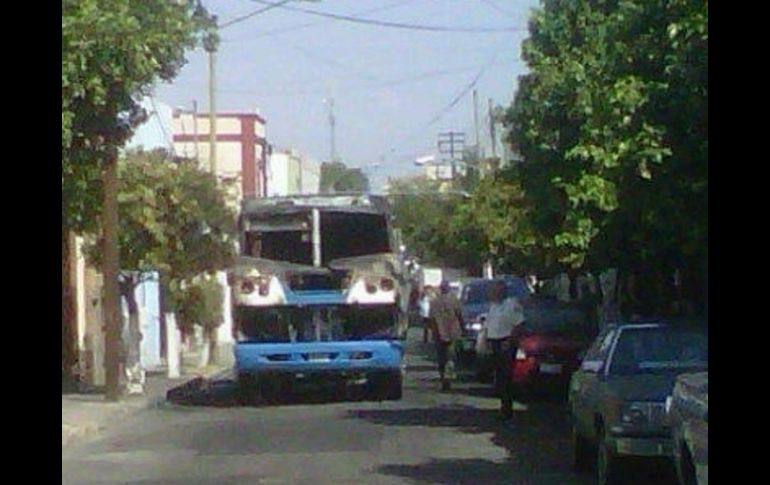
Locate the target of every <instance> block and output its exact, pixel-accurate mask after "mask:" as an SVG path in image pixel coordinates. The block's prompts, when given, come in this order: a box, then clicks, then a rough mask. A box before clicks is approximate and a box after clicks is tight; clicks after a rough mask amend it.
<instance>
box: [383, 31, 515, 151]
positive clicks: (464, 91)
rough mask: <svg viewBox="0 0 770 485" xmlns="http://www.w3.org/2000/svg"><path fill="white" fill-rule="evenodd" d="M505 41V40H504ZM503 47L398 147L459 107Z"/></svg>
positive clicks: (496, 50)
mask: <svg viewBox="0 0 770 485" xmlns="http://www.w3.org/2000/svg"><path fill="white" fill-rule="evenodd" d="M504 40H505V39H504ZM502 45H503V42H501V43H499V44H498V45H497V47H496V48H495V49H494V53H493V55H492V57H490V59H489V61H487V62H486V63H485V64H484V65H483V66H482V67H481V69H479V71H478V73H476V76H474V78H473V79H472V80H471V81H470V82H469V83H468V84H467V85H466V86H465V87H464V88H462V90H461V91H460V92H459V93H458V94H457V95H456V96H455V97H454V98H453V99H452V101H450V102H449V103H448V104H447V105H446V106H444V107H443V108H442V109H441V110H439V111H438V113H436V115H434V116H433V117H432V118H431V119H430V121H428V122H427V123H426V124H425V125H424V126H423V127H421V128H420V130H419V131H415V132H414V133H413V134H412V135H410V136H408V137H405V138H404V139H403V140H402V141H401V143H399V144H398V145H403V144H406V143H408V142H410V141H412V140H413V139H414V138H417V137H418V136H422V134H423V132H424V131H425V130H426V129H427V128H430V127H432V126H433V125H435V124H436V123H438V122H439V121H440V120H441V119H442V118H443V117H444V116H446V114H447V113H449V112H450V111H451V110H452V109H453V108H454V107H455V106H457V103H459V102H460V101H461V100H462V98H463V97H465V96H466V95H467V94H468V93H469V92H470V91H471V90H472V89H473V88H474V87H476V84H478V82H479V80H480V79H481V77H482V76H483V75H484V73H485V72H486V70H487V69H488V68H489V67H491V66H492V65H493V64H494V62H495V60H496V59H497V56H498V55H499V53H500V47H501V46H502Z"/></svg>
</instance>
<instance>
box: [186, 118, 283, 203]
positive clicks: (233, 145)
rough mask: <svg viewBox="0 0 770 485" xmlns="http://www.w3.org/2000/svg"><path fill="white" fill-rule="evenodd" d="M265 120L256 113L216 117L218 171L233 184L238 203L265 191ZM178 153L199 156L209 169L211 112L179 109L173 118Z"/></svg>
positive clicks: (189, 156) (219, 174) (204, 167)
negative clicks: (193, 111)
mask: <svg viewBox="0 0 770 485" xmlns="http://www.w3.org/2000/svg"><path fill="white" fill-rule="evenodd" d="M265 125H266V121H265V119H264V118H262V117H261V116H260V115H259V114H257V113H218V114H217V116H216V134H217V135H216V164H217V166H216V171H217V176H218V177H219V178H220V179H221V180H223V181H229V182H232V183H233V187H234V194H233V195H234V196H235V199H236V202H237V205H238V206H240V201H241V200H243V198H245V197H260V196H264V195H265V194H266V186H267V177H266V173H267V170H266V166H267V157H268V149H269V146H268V143H267V140H266V138H265ZM173 146H174V153H175V154H176V156H180V157H186V158H193V159H197V160H198V161H199V162H200V164H201V168H203V169H205V170H209V169H210V160H211V153H212V149H211V143H210V120H209V114H208V113H192V112H186V111H180V110H177V111H176V112H175V113H174V118H173Z"/></svg>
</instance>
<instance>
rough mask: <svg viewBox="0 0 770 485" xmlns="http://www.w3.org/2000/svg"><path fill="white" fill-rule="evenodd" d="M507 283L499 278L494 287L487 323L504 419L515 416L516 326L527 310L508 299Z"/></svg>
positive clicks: (492, 288)
mask: <svg viewBox="0 0 770 485" xmlns="http://www.w3.org/2000/svg"><path fill="white" fill-rule="evenodd" d="M505 294H506V287H505V282H503V281H495V282H494V283H493V284H492V286H491V287H490V295H489V296H490V302H491V304H490V307H489V313H487V319H486V322H485V324H484V331H485V332H486V334H487V342H488V343H489V344H490V345H491V346H492V354H493V358H494V362H495V386H496V387H497V391H498V394H499V396H500V400H501V409H500V410H501V412H502V415H503V416H502V417H503V419H504V420H506V421H509V420H511V419H512V418H513V381H512V380H511V366H512V365H513V355H514V352H515V351H516V350H515V348H514V344H515V334H516V329H517V327H518V326H519V325H521V323H522V322H523V321H524V310H523V308H522V306H521V304H520V303H519V301H518V300H517V299H516V298H514V297H511V298H506V297H505Z"/></svg>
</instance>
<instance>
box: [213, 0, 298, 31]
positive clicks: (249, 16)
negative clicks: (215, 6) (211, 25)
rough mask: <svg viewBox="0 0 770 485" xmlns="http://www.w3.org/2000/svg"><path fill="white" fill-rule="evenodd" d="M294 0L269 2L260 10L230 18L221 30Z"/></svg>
mask: <svg viewBox="0 0 770 485" xmlns="http://www.w3.org/2000/svg"><path fill="white" fill-rule="evenodd" d="M292 1H294V0H281V1H280V2H278V3H269V4H267V5H268V6H266V7H263V8H260V9H258V10H255V11H253V12H251V13H247V14H246V15H241V16H240V17H236V18H234V19H232V20H230V21H228V22H225V23H223V24H222V25H220V26H219V30H222V29H226V28H227V27H230V26H231V25H234V24H237V23H239V22H243V21H244V20H248V19H250V18H251V17H254V16H255V15H259V14H261V13H262V12H266V11H268V10H272V9H274V8H277V7H280V6H282V5H283V4H285V3H289V2H292Z"/></svg>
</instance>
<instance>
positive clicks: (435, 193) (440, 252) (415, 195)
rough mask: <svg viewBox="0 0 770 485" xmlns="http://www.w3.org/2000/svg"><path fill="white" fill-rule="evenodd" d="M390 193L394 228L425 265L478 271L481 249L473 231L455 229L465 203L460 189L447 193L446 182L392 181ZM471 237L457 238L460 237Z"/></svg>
mask: <svg viewBox="0 0 770 485" xmlns="http://www.w3.org/2000/svg"><path fill="white" fill-rule="evenodd" d="M389 185H390V190H389V192H390V194H391V200H392V204H393V213H394V216H395V225H396V226H397V227H398V228H400V229H401V232H402V235H403V239H404V242H405V244H406V246H407V248H408V250H409V252H410V253H411V254H412V255H413V256H416V257H418V259H419V260H420V261H422V262H423V263H425V264H435V265H445V266H450V267H466V268H471V269H474V268H475V269H478V268H479V267H480V260H479V258H478V254H479V252H480V250H481V249H482V248H481V247H479V246H478V245H476V244H475V243H476V240H475V239H473V234H472V230H473V229H472V228H471V227H470V226H469V227H468V228H467V229H468V230H469V232H468V233H467V234H466V232H465V229H466V228H455V227H453V226H452V224H451V221H452V218H453V216H454V214H455V213H456V212H457V210H458V208H459V207H460V205H461V203H462V196H461V194H462V193H463V191H462V190H461V189H460V190H446V189H448V188H449V186H448V185H447V184H446V182H441V181H438V180H429V179H427V178H425V177H415V178H411V179H406V178H405V179H391V180H390V182H389ZM458 233H462V234H463V235H464V236H465V235H467V236H468V237H467V238H465V239H458V237H457V234H458Z"/></svg>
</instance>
